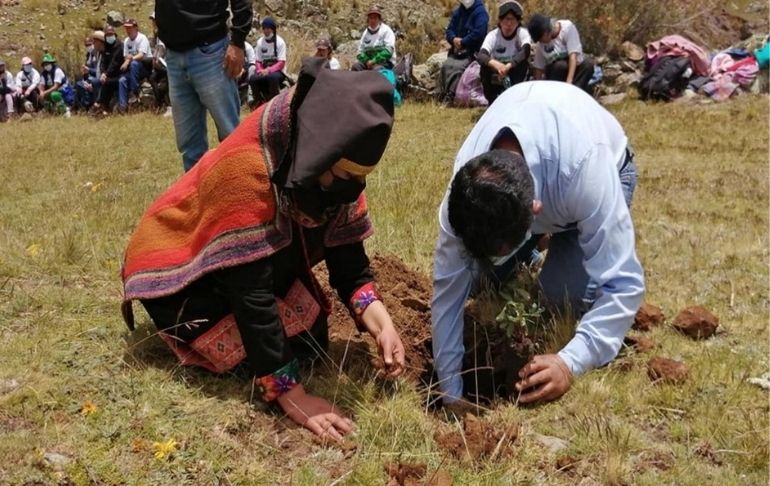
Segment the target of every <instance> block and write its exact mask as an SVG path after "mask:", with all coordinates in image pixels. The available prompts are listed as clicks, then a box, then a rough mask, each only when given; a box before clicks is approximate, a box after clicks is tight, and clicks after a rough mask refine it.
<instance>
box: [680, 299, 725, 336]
mask: <svg viewBox="0 0 770 486" xmlns="http://www.w3.org/2000/svg"><path fill="white" fill-rule="evenodd" d="M673 327H674V329H676V330H677V331H679V332H681V333H682V334H685V335H687V336H689V337H691V338H693V339H708V338H710V337H711V336H713V335H714V333H715V332H716V330H717V328H718V327H719V318H718V317H717V316H715V315H714V314H712V313H711V312H709V311H708V309H706V308H705V307H702V306H699V305H696V306H693V307H688V308H687V309H685V310H683V311H682V312H680V313H679V314H678V315H677V316H676V317H675V318H674V323H673Z"/></svg>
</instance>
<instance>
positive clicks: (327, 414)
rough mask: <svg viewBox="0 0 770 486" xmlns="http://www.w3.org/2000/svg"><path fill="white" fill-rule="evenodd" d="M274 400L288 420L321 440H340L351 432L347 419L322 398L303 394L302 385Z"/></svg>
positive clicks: (349, 422) (350, 425)
mask: <svg viewBox="0 0 770 486" xmlns="http://www.w3.org/2000/svg"><path fill="white" fill-rule="evenodd" d="M276 400H277V402H278V405H280V406H281V408H282V409H283V411H284V412H286V415H288V416H289V418H290V419H292V420H293V421H294V422H295V423H297V424H299V425H301V426H303V427H305V428H306V429H308V430H309V431H311V432H312V433H314V434H315V435H317V436H318V437H320V438H321V439H332V440H335V441H338V440H342V436H344V435H346V434H347V433H349V432H350V431H351V430H353V422H352V421H351V420H350V419H349V418H347V417H345V416H344V415H343V414H342V412H340V411H339V410H337V408H336V407H334V406H333V405H332V404H331V403H329V402H327V401H326V400H324V399H323V398H321V397H316V396H313V395H310V394H308V393H305V388H304V387H303V386H302V385H297V386H295V387H294V388H292V389H291V390H289V391H288V392H286V393H284V394H283V395H281V396H280V397H278V398H277V399H276Z"/></svg>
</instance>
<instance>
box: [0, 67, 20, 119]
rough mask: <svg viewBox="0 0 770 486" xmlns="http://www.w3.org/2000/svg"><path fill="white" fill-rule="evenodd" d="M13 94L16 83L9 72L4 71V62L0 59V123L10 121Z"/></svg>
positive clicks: (12, 111)
mask: <svg viewBox="0 0 770 486" xmlns="http://www.w3.org/2000/svg"><path fill="white" fill-rule="evenodd" d="M14 94H16V82H15V80H14V79H13V75H12V74H11V73H10V71H7V70H6V67H5V61H3V60H2V59H0V122H6V121H8V120H10V118H11V116H12V115H13V113H14V102H13V95H14Z"/></svg>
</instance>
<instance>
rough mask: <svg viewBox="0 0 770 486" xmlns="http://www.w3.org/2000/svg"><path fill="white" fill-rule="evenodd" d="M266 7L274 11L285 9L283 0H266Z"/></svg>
mask: <svg viewBox="0 0 770 486" xmlns="http://www.w3.org/2000/svg"><path fill="white" fill-rule="evenodd" d="M265 7H267V9H268V10H270V11H271V12H272V13H278V12H280V11H281V10H282V9H283V0H265ZM279 27H280V26H279Z"/></svg>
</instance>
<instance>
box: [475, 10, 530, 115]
mask: <svg viewBox="0 0 770 486" xmlns="http://www.w3.org/2000/svg"><path fill="white" fill-rule="evenodd" d="M498 12H499V13H498V22H497V28H496V29H495V30H493V31H492V32H490V33H489V34H487V37H486V39H484V44H483V45H482V46H481V52H479V56H478V59H479V64H480V65H481V84H482V86H483V87H484V97H485V98H486V99H487V101H489V103H490V104H492V102H493V101H495V100H496V99H497V97H498V96H500V93H502V92H503V91H505V90H506V89H508V88H510V87H511V86H513V85H514V84H518V83H521V82H522V81H524V80H525V79H526V78H527V72H528V71H529V53H530V49H531V47H532V46H531V45H532V39H531V38H530V37H529V32H527V29H525V28H524V26H522V25H521V16H522V10H521V5H520V4H519V2H516V1H513V0H503V2H502V3H501V4H500V7H499V8H498Z"/></svg>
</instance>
